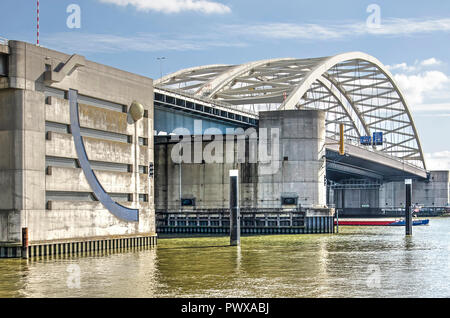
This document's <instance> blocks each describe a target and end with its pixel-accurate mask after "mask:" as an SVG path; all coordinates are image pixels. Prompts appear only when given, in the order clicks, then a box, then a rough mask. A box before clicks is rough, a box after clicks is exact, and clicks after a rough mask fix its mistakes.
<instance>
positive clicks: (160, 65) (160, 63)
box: [156, 56, 167, 78]
mask: <svg viewBox="0 0 450 318" xmlns="http://www.w3.org/2000/svg"><path fill="white" fill-rule="evenodd" d="M156 59H157V60H158V61H159V72H160V75H161V77H160V78H162V62H163V61H164V60H167V57H165V56H161V57H157V58H156Z"/></svg>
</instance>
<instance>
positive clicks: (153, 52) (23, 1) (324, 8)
mask: <svg viewBox="0 0 450 318" xmlns="http://www.w3.org/2000/svg"><path fill="white" fill-rule="evenodd" d="M70 4H77V5H79V7H80V8H81V28H73V29H71V28H68V26H67V24H66V20H67V18H68V16H69V15H70V13H67V12H66V10H67V7H68V6H69V5H70ZM371 4H377V5H378V6H379V8H380V16H381V20H380V22H381V26H380V28H379V29H377V30H376V31H371V30H368V29H367V27H366V20H367V19H368V17H369V16H370V15H371V14H372V13H371V12H367V8H368V6H369V5H371ZM40 9H41V10H40V11H41V12H40V33H41V36H40V41H41V44H42V45H44V46H46V47H49V48H52V49H56V50H61V51H64V52H67V53H78V54H83V55H84V56H86V57H87V58H88V59H90V60H93V61H96V62H99V63H103V64H107V65H111V66H114V67H117V68H120V69H124V70H127V71H130V72H133V73H138V74H141V75H144V76H149V77H152V78H158V77H159V76H160V64H159V62H158V61H157V57H162V56H164V57H166V58H167V60H165V61H164V62H163V64H162V70H163V73H164V74H166V73H169V72H173V71H176V70H179V69H182V68H186V67H190V66H196V65H203V64H217V63H224V64H239V63H244V62H249V61H253V60H259V59H267V58H275V57H296V58H305V57H317V56H329V55H333V54H337V53H342V52H346V51H363V52H365V53H368V54H371V55H373V56H375V57H376V58H378V59H379V60H380V61H381V62H383V63H384V64H386V65H389V67H390V70H391V72H392V73H393V74H394V75H395V78H396V80H397V82H398V84H399V85H400V87H401V88H402V89H403V91H404V92H405V95H406V97H407V100H408V102H409V104H410V107H411V109H412V111H413V114H414V118H415V121H416V125H417V127H418V130H419V134H420V137H421V140H422V144H423V147H424V151H425V153H427V158H428V165H429V166H430V168H432V169H443V168H447V169H450V138H449V137H450V129H449V127H450V66H449V65H450V41H449V39H450V37H449V36H450V1H442V0H429V1H404V0H396V1H392V0H390V1H374V0H370V1H361V0H358V1H355V0H343V1H335V0H326V1H325V0H317V1H293V0H276V1H275V0H270V1H269V0H259V1H258V0H68V1H66V0H40ZM0 12H1V13H2V19H0V37H4V38H8V39H18V40H24V41H29V42H32V43H34V42H35V41H36V31H35V28H36V26H35V25H36V1H35V0H2V1H1V4H0ZM4 12H11V14H4Z"/></svg>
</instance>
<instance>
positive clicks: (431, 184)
mask: <svg viewBox="0 0 450 318" xmlns="http://www.w3.org/2000/svg"><path fill="white" fill-rule="evenodd" d="M449 174H450V172H449V171H431V172H430V178H429V180H428V181H415V180H414V181H413V186H412V191H413V194H412V201H413V202H412V203H413V204H416V203H417V204H419V205H423V206H427V207H433V206H436V207H444V206H448V205H450V177H449ZM380 205H381V207H382V208H383V207H401V206H404V205H405V183H404V182H390V183H385V184H383V186H382V187H381V189H380Z"/></svg>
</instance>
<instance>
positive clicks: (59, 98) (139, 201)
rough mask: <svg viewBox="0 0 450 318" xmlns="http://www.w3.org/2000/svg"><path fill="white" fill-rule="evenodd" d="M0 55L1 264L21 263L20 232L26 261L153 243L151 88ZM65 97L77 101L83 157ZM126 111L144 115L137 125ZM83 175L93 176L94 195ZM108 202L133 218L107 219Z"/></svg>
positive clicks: (124, 75) (96, 70)
mask: <svg viewBox="0 0 450 318" xmlns="http://www.w3.org/2000/svg"><path fill="white" fill-rule="evenodd" d="M0 46H1V47H3V48H5V49H2V50H0V52H1V53H0V54H2V60H7V62H8V63H7V65H8V68H7V70H6V72H5V70H4V71H3V74H2V76H0V148H1V149H2V151H1V153H0V188H1V189H2V191H1V192H0V246H1V251H0V257H12V255H13V256H14V255H15V257H19V256H20V254H21V252H19V251H16V249H17V246H21V245H22V228H28V239H29V248H28V250H29V253H31V254H36V253H37V254H39V255H42V254H53V253H73V252H77V251H78V250H80V249H85V248H88V249H90V250H92V249H94V250H105V249H109V244H113V242H115V241H117V242H118V243H119V244H121V242H122V241H121V240H124V241H123V242H122V243H123V244H125V243H127V242H128V243H129V244H138V243H139V242H138V238H140V237H142V238H148V240H150V241H152V242H153V243H155V242H156V228H155V214H154V195H153V189H154V185H153V178H152V177H150V176H149V175H148V167H149V165H150V163H152V162H153V81H152V79H150V78H145V77H142V76H139V75H135V74H131V73H128V72H125V71H121V70H118V69H115V68H112V67H108V66H105V65H101V64H97V63H94V62H91V61H88V60H86V59H85V58H84V57H83V56H80V55H76V54H75V55H67V54H63V53H61V52H56V51H53V50H49V49H46V48H43V47H38V46H35V45H32V44H28V43H24V42H19V41H9V42H8V44H7V45H0ZM6 48H7V49H6ZM69 90H76V91H77V92H78V94H77V95H78V97H77V103H76V104H75V107H76V109H75V110H76V111H77V113H78V116H77V117H78V118H75V119H78V123H79V126H80V127H79V130H80V134H81V146H82V147H81V148H80V147H78V148H76V143H75V139H74V138H75V136H74V134H73V133H74V132H75V130H74V128H75V127H74V126H73V122H74V121H73V120H74V118H73V112H72V113H71V111H70V110H71V109H70V103H69V99H68V91H69ZM133 102H138V103H140V104H141V105H143V108H144V111H143V116H142V117H141V118H136V119H137V120H134V119H133V118H132V116H131V115H130V114H129V111H130V107H131V105H132V104H133ZM80 149H81V150H80ZM80 151H81V152H80ZM80 153H81V154H84V155H85V156H86V158H87V161H83V162H82V161H81V157H80ZM80 163H84V166H81V165H80ZM88 171H93V172H94V176H95V178H96V179H97V181H98V184H99V186H98V187H97V188H96V189H95V188H93V187H92V184H93V183H92V182H91V181H92V180H91V179H92V175H91V176H89V175H88V174H87V172H88ZM99 189H104V192H105V193H104V194H103V196H102V195H100V194H101V193H98V192H99ZM105 196H106V197H107V198H108V200H109V201H108V202H114V204H115V205H116V207H118V209H123V210H126V209H131V210H133V211H137V217H136V218H133V220H127V219H126V218H123V217H120V216H121V214H119V213H115V214H114V213H113V212H114V211H112V210H111V204H110V205H109V206H108V205H106V204H105V202H106V201H105V200H102V198H103V197H105ZM118 216H119V217H118ZM93 237H101V238H102V239H99V240H92V241H91V240H90V238H93ZM118 237H123V239H116V238H118ZM152 237H155V239H152ZM109 238H111V240H113V242H111V241H110V239H109ZM50 242H64V243H50ZM153 243H147V245H152V244H153ZM86 246H89V247H86Z"/></svg>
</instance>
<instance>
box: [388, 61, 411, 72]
mask: <svg viewBox="0 0 450 318" xmlns="http://www.w3.org/2000/svg"><path fill="white" fill-rule="evenodd" d="M386 67H387V69H388V70H390V71H391V72H392V71H397V70H401V71H404V72H414V71H416V70H417V67H416V66H413V65H412V66H411V65H408V64H406V63H399V64H394V65H386Z"/></svg>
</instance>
